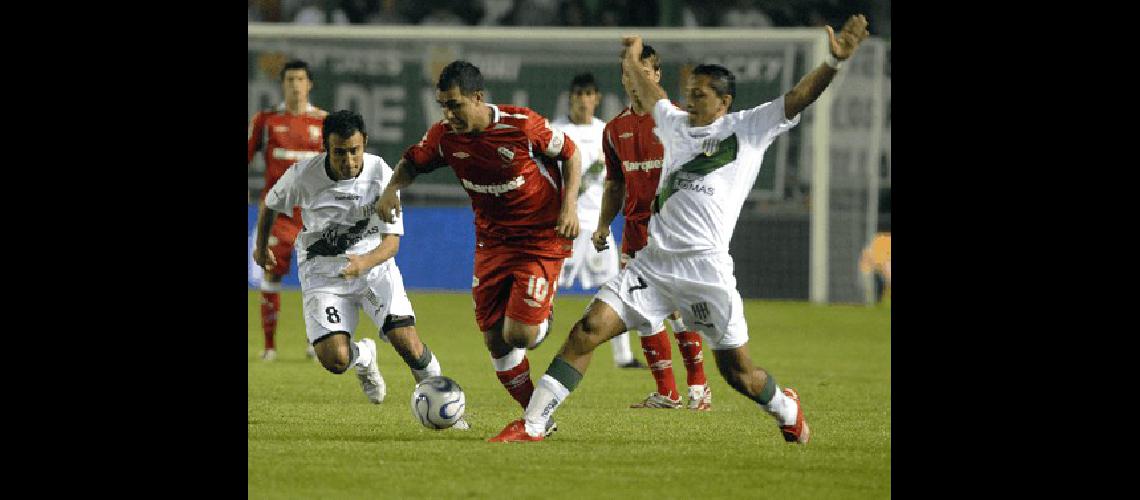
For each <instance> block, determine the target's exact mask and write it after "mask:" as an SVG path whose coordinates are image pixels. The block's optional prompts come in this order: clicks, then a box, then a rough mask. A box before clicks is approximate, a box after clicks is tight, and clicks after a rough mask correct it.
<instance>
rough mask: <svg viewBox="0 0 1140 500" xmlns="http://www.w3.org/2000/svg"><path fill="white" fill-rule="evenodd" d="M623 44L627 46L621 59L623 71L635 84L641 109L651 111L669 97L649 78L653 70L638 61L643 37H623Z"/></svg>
mask: <svg viewBox="0 0 1140 500" xmlns="http://www.w3.org/2000/svg"><path fill="white" fill-rule="evenodd" d="M621 44H622V45H624V46H625V49H624V50H625V52H624V53H622V58H621V70H622V72H624V73H625V74H626V76H627V77H628V78H629V81H631V82H633V87H634V91H635V93H636V94H637V102H638V104H639V105H640V106H641V109H646V110H651V109H653V105H654V104H656V103H657V101H660V100H661V99H666V98H668V97H669V96H668V94H666V93H665V89H663V88H661V86H660V85H658V84H657V82H654V81H653V80H652V79H650V78H649V74H650V72H651V71H652V68H650V67H648V66H646V65H644V64H642V63H641V61H640V60H639V59H638V58H639V57H640V56H641V49H642V47H643V45H642V42H641V37H640V36H638V35H632V36H625V37H622V39H621Z"/></svg>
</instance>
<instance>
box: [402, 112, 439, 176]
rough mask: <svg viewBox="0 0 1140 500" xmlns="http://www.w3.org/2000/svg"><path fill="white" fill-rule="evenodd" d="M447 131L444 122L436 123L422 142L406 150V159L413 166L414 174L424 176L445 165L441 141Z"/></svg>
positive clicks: (426, 133)
mask: <svg viewBox="0 0 1140 500" xmlns="http://www.w3.org/2000/svg"><path fill="white" fill-rule="evenodd" d="M446 131H447V129H446V126H445V125H444V124H443V123H442V122H436V123H435V124H434V125H432V126H431V127H429V128H428V130H427V132H425V133H424V137H423V138H422V139H420V142H418V143H416V144H413V145H411V146H408V149H406V150H404V159H405V160H407V161H408V163H410V164H411V166H412V171H413V172H414V173H417V174H424V173H427V172H431V171H432V170H435V169H437V168H439V167H442V166H444V165H445V163H444V161H443V156H442V154H441V153H440V146H439V141H440V139H441V138H442V137H443V133H444V132H446Z"/></svg>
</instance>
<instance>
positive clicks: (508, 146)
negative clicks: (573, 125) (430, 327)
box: [377, 61, 581, 434]
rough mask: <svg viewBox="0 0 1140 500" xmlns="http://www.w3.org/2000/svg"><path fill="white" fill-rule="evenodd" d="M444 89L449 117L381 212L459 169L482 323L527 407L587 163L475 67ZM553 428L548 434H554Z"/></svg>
mask: <svg viewBox="0 0 1140 500" xmlns="http://www.w3.org/2000/svg"><path fill="white" fill-rule="evenodd" d="M437 89H438V92H437V94H436V99H437V101H438V102H439V105H440V107H442V108H443V116H444V119H443V120H441V121H439V122H437V123H435V124H434V125H432V126H431V127H430V128H429V129H428V131H427V133H425V134H424V137H423V139H422V140H421V141H420V142H419V143H418V144H415V145H413V146H411V147H409V148H408V149H407V150H406V151H405V152H404V157H403V158H402V159H401V160H400V163H399V164H398V165H397V166H396V174H395V177H394V178H393V180H392V182H391V183H390V184H389V185H388V188H387V189H386V190H385V191H384V194H383V195H382V196H381V198H380V202H379V204H378V206H377V210H378V211H379V213H380V217H381V218H383V219H384V220H391V218H392V217H393V214H396V215H398V214H399V212H400V201H399V198H398V197H397V196H396V192H397V190H399V189H403V188H404V187H406V186H408V185H410V184H411V183H412V181H413V180H414V179H415V176H416V175H417V174H420V173H424V172H429V171H431V170H434V169H436V168H439V167H442V166H448V167H451V169H452V170H453V171H454V172H455V175H456V177H458V178H459V181H460V183H461V184H462V185H463V188H464V189H465V190H466V191H467V195H468V196H469V197H470V198H471V208H472V210H473V211H474V212H475V272H474V276H473V277H472V279H471V294H472V295H473V296H474V300H475V322H476V324H477V325H478V327H479V330H480V331H482V332H483V341H484V344H485V345H486V346H487V350H488V351H490V353H491V358H492V364H493V365H494V367H495V374H496V375H497V376H498V378H499V381H500V382H501V383H502V384H503V387H504V388H505V389H506V390H507V392H508V393H510V395H511V397H513V398H514V399H515V401H517V402H518V403H519V405H521V406H522V407H524V408H525V407H526V405H527V403H528V402H529V401H530V397H531V393H533V392H534V383H533V382H532V381H531V379H530V362H529V360H527V357H526V351H527V349H534V348H535V347H538V345H539V344H540V343H541V342H542V341H543V339H545V337H546V334H547V331H548V330H549V328H550V323H551V320H550V317H551V314H552V312H553V309H552V304H553V300H554V295H555V291H556V289H557V285H558V275H559V272H560V271H561V269H562V260H563V259H565V258H566V257H567V256H569V255H570V253H571V248H572V246H573V240H574V238H575V237H576V236H578V214H577V209H576V207H577V205H576V203H575V201H576V199H577V197H578V185H579V183H580V179H581V174H580V172H581V167H580V165H581V159H580V158H581V157H580V155H579V153H578V150H577V147H576V146H575V145H574V141H573V140H571V139H569V138H568V137H566V135H565V134H563V133H562V132H560V131H558V130H554V129H551V128H550V125H549V124H548V123H547V121H546V119H545V118H543V117H542V116H541V115H539V114H538V113H535V112H534V111H531V110H530V109H528V108H524V107H519V106H507V105H501V106H499V105H494V104H489V103H487V102H485V101H484V100H483V75H482V74H481V73H480V71H479V68H477V67H476V66H475V65H473V64H471V63H469V62H466V61H454V62H452V63H451V64H448V65H447V66H446V67H444V68H443V71H442V72H441V73H440V75H439V82H438V84H437ZM557 160H562V161H563V164H562V169H559V168H558V164H557ZM548 424H549V425H548V427H546V428H544V431H543V432H544V433H545V434H549V433H550V432H553V430H554V429H555V427H554V425H553V423H552V421H548Z"/></svg>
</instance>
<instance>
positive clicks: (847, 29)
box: [490, 14, 869, 444]
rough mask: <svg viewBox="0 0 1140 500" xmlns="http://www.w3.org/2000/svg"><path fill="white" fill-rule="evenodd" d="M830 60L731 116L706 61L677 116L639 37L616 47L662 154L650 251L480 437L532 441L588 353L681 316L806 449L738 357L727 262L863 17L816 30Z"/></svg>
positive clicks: (783, 409) (793, 399)
mask: <svg viewBox="0 0 1140 500" xmlns="http://www.w3.org/2000/svg"><path fill="white" fill-rule="evenodd" d="M826 29H827V35H828V40H829V46H830V49H831V53H830V55H829V57H828V60H827V61H825V62H824V63H822V64H820V65H819V66H817V67H816V68H815V69H813V70H812V71H811V72H809V73H808V74H807V75H805V76H804V77H803V79H801V80H800V81H799V82H798V83H797V84H796V85H795V86H794V87H793V88H792V89H791V90H789V91H788V93H787V94H784V95H783V96H780V97H778V98H776V99H775V100H773V101H769V102H766V103H764V104H761V105H759V106H757V107H754V108H751V109H746V110H744V111H737V112H734V113H729V112H728V111H729V109H731V108H732V104H733V103H732V101H733V99H735V97H736V78H735V76H734V75H733V74H732V72H731V71H729V70H728V69H726V68H725V67H723V66H720V65H716V64H701V65H699V66H697V67H696V68H694V69H693V73H692V75H691V76H690V77H689V80H688V82H687V83H688V87H687V89H686V90H687V97H688V98H687V99H686V109H687V111H682V110H680V109H678V108H677V107H676V106H675V105H673V104H672V103H671V102H669V99H667V97H666V95H665V91H664V90H662V89H661V87H660V86H659V85H658V84H657V82H655V81H654V80H653V79H652V78H650V76H649V73H648V72H646V71H644V68H645V66H644V64H643V63H642V62H641V61H640V60H639V58H638V56H637V54H640V53H641V51H642V42H641V37H639V36H631V37H625V38H623V40H622V43H623V45H625V46H626V52H625V54H624V56H623V57H624V58H623V61H622V67H623V72H624V73H626V77H627V78H629V79H630V81H631V82H632V83H633V87H634V88H635V89H636V99H637V100H638V101H640V102H641V106H642V108H643V109H652V110H653V118H654V121H655V122H656V123H657V127H658V128H657V131H656V133H657V136H658V137H659V138H660V139H661V142H662V143H663V145H664V147H665V158H666V164H665V165H664V167H663V172H662V182H661V184H660V185H659V187H658V189H657V196H656V197H655V198H654V200H653V207H652V209H653V212H654V213H653V218H652V219H650V222H649V234H650V235H651V236H652V237H651V238H650V239H649V244H648V245H647V246H646V247H645V248H644V249H643V250H642V251H641V252H639V253H638V255H637V258H635V259H633V260H631V261H630V263H629V265H627V266H626V267H625V268H624V269H623V270H622V272H621V274H620V275H618V277H617V278H615V279H614V280H612V281H610V282H608V283H606V284H605V286H603V287H602V289H601V291H599V292H598V294H597V295H595V296H594V301H593V302H591V303H590V306H589V307H588V308H587V309H586V313H585V315H584V316H583V318H582V319H581V320H579V321H578V322H577V323H576V324H575V325H574V328H573V330H571V332H570V336H569V337H567V339H566V342H565V343H564V344H563V345H562V349H561V350H560V351H559V353H558V355H557V356H555V357H554V360H552V361H551V362H550V367H549V368H548V369H547V370H546V374H545V375H543V376H542V378H541V379H539V383H538V386H537V387H536V388H535V391H534V397H532V398H531V402H530V405H528V406H527V409H526V411H525V412H524V416H523V418H521V419H518V420H515V421H513V422H511V423H509V424H507V426H506V427H505V428H504V429H503V430H502V432H500V433H499V435H497V436H495V437H493V438H491V439H490V441H494V442H520V441H521V442H525V441H542V440H543V439H544V437H545V436H544V434H543V432H542V429H543V428H544V426H545V425H546V421H548V420H549V419H550V418H551V416H552V415H553V413H554V412H555V411H556V410H557V409H558V406H559V405H561V404H562V403H563V402H564V401H565V400H566V398H567V397H568V396H569V395H570V392H571V391H573V390H574V388H576V387H577V386H578V383H579V382H581V380H582V377H583V375H584V374H585V373H586V368H587V367H589V365H590V358H591V357H592V356H593V351H594V349H595V348H596V347H597V346H598V345H599V344H601V343H602V342H605V341H606V340H608V339H609V338H610V337H613V336H615V335H617V334H619V333H621V332H622V331H624V330H626V329H627V327H632V328H644V327H649V326H650V325H654V324H656V323H657V322H659V321H661V319H662V318H664V317H665V316H666V315H668V314H669V313H670V312H672V311H674V310H680V311H681V313H682V315H683V316H684V317H685V320H686V321H691V322H692V323H693V324H694V325H696V326H697V327H699V328H700V331H701V334H703V335H704V337H705V338H706V339H707V340H708V341H709V343H710V344H711V345H712V349H713V353H714V354H715V356H716V363H717V368H719V369H720V373H721V376H723V377H724V379H725V381H727V382H728V384H729V385H730V386H732V388H733V389H735V390H736V391H738V392H740V393H741V394H743V395H745V396H746V397H748V398H749V399H752V400H753V401H755V402H756V403H757V404H758V405H760V407H761V408H762V409H763V410H764V411H766V412H767V413H769V414H770V415H771V416H772V417H773V418H774V419H775V420H776V425H777V427H779V429H780V432H781V434H783V437H784V440H785V441H787V442H789V443H797V444H806V443H807V442H808V441H809V440H810V438H811V431H810V429H809V428H808V425H807V422H806V421H805V420H804V410H803V406H802V405H801V404H800V398H799V394H798V393H797V392H796V391H795V390H794V389H791V388H786V389H783V390H781V389H780V387H779V386H778V385H776V381H775V379H774V378H773V377H772V376H771V374H769V373H768V372H767V371H766V370H764V369H763V368H760V367H758V366H755V365H754V364H753V362H752V357H751V355H750V354H749V351H748V325H747V324H746V323H745V320H744V312H743V309H744V303H743V300H742V299H741V298H740V293H739V292H738V291H737V290H736V277H735V276H734V275H733V260H732V256H731V255H729V253H728V248H729V242H730V241H731V240H732V233H733V231H734V230H735V226H736V220H737V217H738V216H739V215H740V209H741V207H742V206H743V205H744V200H745V199H746V198H747V196H748V192H749V191H750V190H751V189H752V185H753V183H754V182H755V181H756V176H757V174H758V173H759V171H760V167H761V163H762V160H763V159H764V151H765V150H766V149H767V148H768V146H770V145H771V144H772V141H774V140H775V139H776V137H777V136H779V135H780V134H781V133H784V132H787V131H788V130H790V129H791V128H792V127H794V126H795V125H796V124H797V123H799V120H800V112H802V111H803V110H804V109H805V108H806V107H807V106H808V105H809V104H811V103H812V102H815V100H816V99H817V98H818V97H819V95H820V94H821V93H823V91H824V89H826V88H827V86H828V85H829V84H830V83H831V81H832V79H833V78H834V77H835V75H836V73H837V71H838V69H839V67H840V66H841V65H842V61H844V60H846V59H848V58H849V57H851V55H852V53H854V51H855V49H856V48H858V46H859V44H860V43H861V42H862V41H863V40H864V39H865V38H866V37H867V36H868V35H869V33H868V31H867V20H866V18H864V17H863V15H861V14H860V15H856V16H851V18H849V19H848V20H847V22H846V23H844V25H843V29H842V30H841V31H840V32H839V34H838V35H836V34H835V33H834V32H833V31H832V29H831V27H830V26H827V27H826Z"/></svg>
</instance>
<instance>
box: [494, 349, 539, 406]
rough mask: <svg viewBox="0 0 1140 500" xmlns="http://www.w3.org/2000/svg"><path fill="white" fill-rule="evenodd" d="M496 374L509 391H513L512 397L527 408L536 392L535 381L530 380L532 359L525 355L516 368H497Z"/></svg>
mask: <svg viewBox="0 0 1140 500" xmlns="http://www.w3.org/2000/svg"><path fill="white" fill-rule="evenodd" d="M495 375H497V376H498V377H499V382H502V384H503V387H504V388H505V389H506V390H507V392H509V393H511V397H513V398H515V401H518V402H519V404H520V405H522V407H523V409H524V410H525V409H526V405H527V404H529V403H530V396H531V394H534V382H531V380H530V360H528V359H527V358H525V357H524V358H523V360H522V362H521V363H519V364H518V365H516V366H515V367H514V368H511V369H509V370H507V371H497V370H496V371H495Z"/></svg>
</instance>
